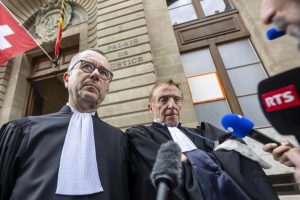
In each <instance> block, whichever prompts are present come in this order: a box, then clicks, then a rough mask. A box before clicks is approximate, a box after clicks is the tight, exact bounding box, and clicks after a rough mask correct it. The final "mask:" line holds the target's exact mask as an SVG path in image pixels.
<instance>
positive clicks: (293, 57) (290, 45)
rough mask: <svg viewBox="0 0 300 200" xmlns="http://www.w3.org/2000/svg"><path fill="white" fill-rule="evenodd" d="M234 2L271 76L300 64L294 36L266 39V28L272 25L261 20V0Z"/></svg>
mask: <svg viewBox="0 0 300 200" xmlns="http://www.w3.org/2000/svg"><path fill="white" fill-rule="evenodd" d="M232 2H233V3H234V5H235V7H236V8H237V9H238V10H239V12H240V14H241V16H242V18H243V21H244V23H245V25H246V27H247V28H248V30H249V31H250V33H251V41H252V42H253V45H254V47H255V49H256V51H257V53H258V55H259V57H260V58H261V60H262V62H263V64H264V67H265V69H266V71H267V72H268V74H269V75H270V76H271V75H274V74H277V73H280V72H282V71H285V70H288V69H291V68H294V67H297V66H300V56H299V53H300V52H299V51H298V50H297V45H296V40H295V39H294V38H291V37H289V36H284V37H282V38H279V39H277V40H274V41H268V40H267V39H266V36H265V35H266V30H267V29H268V28H269V27H270V26H266V25H263V23H262V22H261V20H260V6H261V0H251V1H249V0H232Z"/></svg>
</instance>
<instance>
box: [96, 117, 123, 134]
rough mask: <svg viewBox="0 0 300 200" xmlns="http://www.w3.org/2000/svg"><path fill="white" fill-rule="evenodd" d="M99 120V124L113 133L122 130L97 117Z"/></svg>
mask: <svg viewBox="0 0 300 200" xmlns="http://www.w3.org/2000/svg"><path fill="white" fill-rule="evenodd" d="M99 120H100V122H101V126H103V127H104V128H105V129H109V130H110V131H112V132H115V133H122V134H123V131H122V130H121V129H120V128H118V127H115V126H113V125H111V124H109V123H107V122H105V121H103V120H101V119H100V118H99Z"/></svg>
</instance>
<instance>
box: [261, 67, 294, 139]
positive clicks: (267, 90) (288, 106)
mask: <svg viewBox="0 0 300 200" xmlns="http://www.w3.org/2000/svg"><path fill="white" fill-rule="evenodd" d="M299 77H300V68H299V67H298V68H294V69H292V70H289V71H286V72H283V73H280V74H277V75H275V76H272V77H270V78H267V79H265V80H262V81H261V82H260V83H259V84H258V94H259V102H260V106H261V108H262V110H263V113H264V114H265V116H266V118H267V119H268V120H269V122H270V123H271V125H272V126H273V127H274V128H275V129H276V130H277V131H278V132H279V133H280V134H282V135H291V134H294V135H295V137H296V138H297V140H298V142H300V99H299V94H300V79H299Z"/></svg>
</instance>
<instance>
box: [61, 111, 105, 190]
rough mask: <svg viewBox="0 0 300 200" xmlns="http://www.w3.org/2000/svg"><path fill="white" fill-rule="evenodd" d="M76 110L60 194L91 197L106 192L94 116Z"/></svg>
mask: <svg viewBox="0 0 300 200" xmlns="http://www.w3.org/2000/svg"><path fill="white" fill-rule="evenodd" d="M71 108H72V107H71ZM72 111H73V115H72V117H71V120H70V123H69V127H68V131H67V135H66V138H65V142H64V146H63V150H62V154H61V158H60V164H59V171H58V179H57V188H56V194H61V195H88V194H93V193H98V192H102V191H103V188H102V185H101V181H100V178H99V173H98V167H97V160H96V151H95V139H94V128H93V121H92V116H91V113H80V112H77V111H76V110H75V109H74V108H72Z"/></svg>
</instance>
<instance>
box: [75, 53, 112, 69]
mask: <svg viewBox="0 0 300 200" xmlns="http://www.w3.org/2000/svg"><path fill="white" fill-rule="evenodd" d="M77 60H86V61H89V62H91V63H93V64H95V65H97V66H102V67H105V68H106V69H108V70H110V71H111V70H112V69H111V66H110V64H109V62H108V60H107V59H106V58H105V57H104V56H103V55H101V54H100V53H98V52H95V51H92V50H87V51H84V52H82V53H80V54H79V55H78V59H77Z"/></svg>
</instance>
